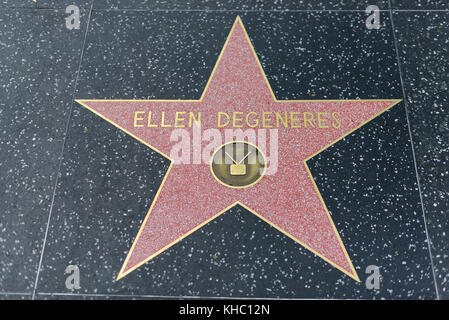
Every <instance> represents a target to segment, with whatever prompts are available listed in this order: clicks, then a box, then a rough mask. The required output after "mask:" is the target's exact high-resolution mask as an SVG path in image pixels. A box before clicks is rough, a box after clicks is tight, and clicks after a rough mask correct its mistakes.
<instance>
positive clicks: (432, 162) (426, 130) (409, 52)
mask: <svg viewBox="0 0 449 320" xmlns="http://www.w3.org/2000/svg"><path fill="white" fill-rule="evenodd" d="M394 19H395V23H396V35H397V39H398V45H399V55H400V58H401V66H402V70H403V75H404V89H405V94H406V98H407V106H408V110H409V115H410V124H411V130H412V135H413V141H414V146H415V151H416V157H417V166H418V173H419V179H420V182H421V191H422V196H423V203H424V211H425V213H426V217H427V226H428V230H429V236H430V239H431V251H432V256H433V263H434V267H435V274H436V278H437V283H438V288H439V292H440V295H441V297H442V298H445V299H449V232H448V226H449V216H448V214H447V213H448V208H449V113H448V106H449V94H448V85H449V55H448V52H449V40H448V37H447V35H448V33H449V26H448V24H447V20H448V19H449V12H433V13H427V12H398V13H395V15H394Z"/></svg>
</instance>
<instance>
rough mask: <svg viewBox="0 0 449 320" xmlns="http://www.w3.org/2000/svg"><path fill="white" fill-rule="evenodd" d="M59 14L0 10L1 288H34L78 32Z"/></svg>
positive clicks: (69, 101) (81, 36) (70, 89)
mask: <svg viewBox="0 0 449 320" xmlns="http://www.w3.org/2000/svg"><path fill="white" fill-rule="evenodd" d="M82 16H83V17H84V12H82ZM61 19H63V12H62V11H58V10H47V11H34V10H15V9H2V10H1V11H0V26H1V30H3V31H2V32H0V46H1V50H2V51H1V54H2V67H1V68H2V76H1V78H0V90H1V92H2V94H1V95H2V100H1V102H0V114H1V116H0V128H1V129H0V130H1V136H2V138H1V139H0V149H1V154H0V167H1V168H2V170H1V171H0V208H1V210H0V211H1V214H0V215H1V219H0V230H1V234H0V271H1V273H0V291H6V292H11V291H12V292H27V291H31V290H32V289H33V287H34V282H35V277H36V271H37V268H38V263H39V258H40V252H41V248H42V242H43V237H44V232H45V229H46V222H47V217H48V213H49V210H50V204H51V200H52V196H53V190H54V184H55V179H56V175H57V171H58V166H59V162H60V156H61V151H62V143H63V139H64V134H65V130H66V124H67V118H68V115H69V110H70V107H71V105H72V94H73V91H74V89H75V79H76V76H77V72H78V66H79V59H80V54H81V49H82V47H83V40H84V32H83V31H85V27H83V28H81V29H80V30H74V31H71V30H68V29H66V28H65V26H64V25H63V24H62V23H61Z"/></svg>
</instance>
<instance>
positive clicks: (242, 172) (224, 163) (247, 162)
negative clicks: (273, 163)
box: [210, 141, 266, 188]
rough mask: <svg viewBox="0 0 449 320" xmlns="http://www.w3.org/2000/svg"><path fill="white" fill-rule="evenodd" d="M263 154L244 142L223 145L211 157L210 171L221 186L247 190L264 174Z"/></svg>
mask: <svg viewBox="0 0 449 320" xmlns="http://www.w3.org/2000/svg"><path fill="white" fill-rule="evenodd" d="M265 169H266V161H265V155H264V154H263V152H262V151H261V150H260V149H259V148H258V147H257V146H255V145H253V144H251V143H248V142H246V141H232V142H228V143H225V144H224V145H222V146H221V147H219V148H218V149H217V150H215V152H214V154H213V155H212V159H211V163H210V170H211V172H212V175H213V176H214V177H215V179H217V181H218V182H220V183H221V184H223V185H225V186H227V187H230V188H247V187H250V186H252V185H254V184H255V183H257V182H258V181H259V180H260V179H262V177H263V175H264V174H265Z"/></svg>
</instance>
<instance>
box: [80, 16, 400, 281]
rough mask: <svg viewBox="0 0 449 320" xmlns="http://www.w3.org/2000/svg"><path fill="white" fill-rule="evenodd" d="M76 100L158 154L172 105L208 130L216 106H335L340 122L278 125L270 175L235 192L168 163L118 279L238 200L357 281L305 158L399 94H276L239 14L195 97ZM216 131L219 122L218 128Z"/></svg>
mask: <svg viewBox="0 0 449 320" xmlns="http://www.w3.org/2000/svg"><path fill="white" fill-rule="evenodd" d="M305 85H306V84H305ZM77 101H78V102H79V103H80V104H82V105H83V106H85V107H86V108H88V109H89V110H91V111H93V112H95V113H96V114H98V115H99V116H101V117H103V118H104V119H106V120H107V121H109V122H111V123H112V124H114V125H115V126H117V127H118V128H120V129H121V130H123V131H125V132H126V133H128V134H130V135H131V136H133V137H134V138H136V139H138V140H139V141H141V142H142V143H144V144H146V145H148V146H150V147H151V148H153V149H155V150H157V151H158V152H160V153H162V154H163V155H164V156H166V157H168V156H167V155H169V154H170V150H171V148H172V147H173V142H172V141H170V135H171V133H172V131H173V129H174V128H173V127H162V126H161V125H160V124H161V114H162V111H164V112H165V121H166V122H167V123H172V122H173V119H174V117H175V112H177V111H185V112H190V111H191V112H194V113H198V112H201V113H202V114H203V116H202V119H201V129H202V130H205V129H208V128H217V119H216V117H215V115H216V114H217V112H218V111H220V112H226V113H228V114H232V112H235V111H238V112H243V113H244V114H245V113H246V114H247V113H249V112H255V113H257V114H259V115H261V114H262V112H281V113H284V112H292V111H294V112H299V113H304V112H310V113H313V114H318V113H319V112H323V113H325V114H326V113H327V114H331V113H332V112H336V111H338V112H339V120H340V125H335V123H334V125H330V124H329V123H328V128H326V129H323V128H319V127H318V126H317V125H316V126H315V127H313V126H311V125H310V124H309V126H308V127H307V128H305V127H302V128H292V127H288V128H285V127H280V128H279V129H278V137H279V138H278V139H279V153H278V159H279V161H278V168H277V171H276V173H275V174H273V175H266V176H264V177H263V178H262V179H261V180H260V181H259V182H257V183H256V184H254V185H253V186H250V187H248V188H244V189H234V188H229V187H226V186H225V185H223V184H220V183H219V182H218V181H217V180H216V179H215V178H214V177H213V176H212V174H211V171H210V168H209V164H208V163H202V164H175V165H174V164H173V163H172V165H171V166H170V169H169V170H168V172H167V173H166V176H165V178H164V182H163V183H162V185H161V187H160V189H159V191H158V193H157V195H156V197H155V199H154V201H153V204H152V206H151V208H150V210H149V212H148V214H147V216H146V217H145V220H144V222H143V224H142V226H141V229H140V231H139V233H138V235H137V237H136V239H135V241H134V243H133V245H132V247H131V250H130V251H129V253H128V256H127V258H126V260H125V262H124V264H123V267H122V269H121V271H120V273H119V275H118V279H119V278H122V277H124V276H125V275H127V274H129V273H130V272H132V271H133V270H135V269H136V268H138V267H139V266H141V265H142V264H143V263H145V262H147V261H148V260H150V259H152V258H153V257H155V256H157V255H158V254H159V253H161V252H163V251H164V250H166V249H167V248H169V247H170V246H172V245H173V244H175V243H176V242H178V241H180V240H181V239H183V238H184V237H186V236H187V235H189V234H191V233H192V232H194V231H195V230H197V229H198V228H200V227H201V226H203V225H204V224H206V223H207V222H209V221H211V220H212V219H214V218H216V217H217V216H219V215H220V214H222V213H223V212H225V211H226V210H228V209H229V208H231V207H232V206H234V205H236V204H240V205H242V206H243V207H245V208H247V209H248V210H250V211H251V212H252V213H254V214H256V215H257V216H258V217H259V218H261V219H263V220H264V221H266V222H267V223H269V224H270V225H272V226H273V227H275V228H276V229H278V230H279V231H281V232H283V233H284V234H285V235H287V236H289V237H290V238H292V239H294V240H295V241H297V242H298V243H300V244H301V245H302V246H304V247H305V248H307V249H308V250H310V251H312V252H313V253H314V254H316V255H318V256H319V257H321V258H322V259H324V260H325V261H327V262H328V263H330V264H332V265H333V266H335V267H336V268H338V269H339V270H341V271H342V272H344V273H345V274H347V275H348V276H350V277H352V278H353V279H355V280H357V281H359V278H358V276H357V273H356V271H355V269H354V267H353V265H352V263H351V260H350V258H349V255H348V253H347V252H346V249H345V247H344V245H343V243H342V241H341V239H340V237H339V235H338V232H337V230H336V228H335V226H334V223H333V222H332V219H331V217H330V214H329V212H328V210H327V208H326V205H325V203H324V201H323V199H322V197H321V195H320V193H319V191H318V189H317V187H316V185H315V182H314V180H313V177H312V176H311V174H310V172H309V169H308V167H307V164H306V161H307V160H308V159H309V158H311V157H313V156H314V155H316V154H317V153H319V152H320V151H322V150H324V149H325V148H327V147H328V146H330V145H331V144H333V143H335V142H336V141H338V140H340V139H341V138H343V137H344V136H346V135H348V134H349V133H351V132H353V131H354V130H356V129H357V128H359V127H360V126H361V125H363V124H365V123H367V122H368V121H370V120H371V119H373V118H374V117H376V116H378V115H379V114H381V113H382V112H384V111H385V110H387V109H388V108H390V107H392V106H393V105H395V104H396V103H398V102H399V101H400V100H393V99H390V100H307V101H300V100H297V101H296V100H295V101H279V100H277V99H276V98H275V96H274V94H273V92H272V90H271V87H270V85H269V83H268V81H267V80H266V77H265V74H264V72H263V70H262V68H261V66H260V63H259V61H258V58H257V55H256V53H255V52H254V49H253V47H252V44H251V42H250V40H249V38H248V35H247V33H246V31H245V28H244V27H243V24H242V22H241V20H240V18H239V17H238V18H237V19H236V21H235V23H234V25H233V27H232V29H231V32H230V34H229V36H228V39H227V41H226V43H225V45H224V47H223V50H222V53H221V54H220V57H219V59H218V61H217V64H216V66H215V68H214V71H213V72H212V75H211V77H210V79H209V82H208V84H207V86H206V89H205V90H204V92H203V95H202V96H201V98H200V99H199V100H77ZM136 111H138V112H141V111H144V113H143V114H147V113H148V111H152V113H153V118H152V122H153V123H159V125H158V126H157V127H148V126H147V125H146V123H145V121H142V123H144V124H145V125H142V126H141V127H140V126H137V127H136V126H135V112H136ZM272 124H274V123H272ZM186 129H188V130H193V128H186ZM224 129H225V128H219V130H220V131H221V132H223V130H224ZM241 129H242V130H246V129H248V125H247V124H246V123H245V122H244V123H243V127H242V128H241ZM223 136H224V135H223ZM223 142H226V141H223ZM268 143H269V142H268ZM200 144H201V143H200ZM203 144H204V142H203ZM195 147H198V145H197V146H195ZM262 149H263V148H262ZM263 151H264V152H265V150H263Z"/></svg>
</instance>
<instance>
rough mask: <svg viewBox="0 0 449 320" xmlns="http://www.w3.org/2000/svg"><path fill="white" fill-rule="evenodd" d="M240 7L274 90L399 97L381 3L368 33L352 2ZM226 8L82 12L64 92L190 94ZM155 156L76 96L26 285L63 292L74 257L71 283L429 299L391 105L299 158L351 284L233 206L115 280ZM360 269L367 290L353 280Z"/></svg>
mask: <svg viewBox="0 0 449 320" xmlns="http://www.w3.org/2000/svg"><path fill="white" fill-rule="evenodd" d="M241 16H242V21H243V23H244V24H245V26H246V28H247V30H248V33H249V35H250V37H251V39H252V41H253V43H254V46H255V50H256V52H257V53H258V54H259V57H260V59H261V63H262V66H263V67H264V69H265V71H266V73H267V75H268V79H269V81H270V83H271V84H272V86H273V90H274V92H275V94H276V96H277V97H278V98H279V99H313V98H315V97H320V98H329V99H332V98H334V99H344V98H381V97H390V98H398V97H401V94H402V91H401V87H400V78H399V72H398V69H397V65H396V55H395V51H394V41H393V37H392V33H391V25H390V24H389V20H388V15H387V14H385V15H384V16H383V17H384V27H383V30H380V31H369V30H366V29H365V27H364V24H363V19H362V17H363V14H362V13H348V12H341V13H338V14H337V15H335V14H331V13H328V12H319V13H244V14H242V15H241ZM335 16H337V18H335ZM234 19H235V14H234V13H201V12H198V13H190V14H188V15H186V14H183V13H179V12H169V13H159V12H157V13H156V12H135V11H133V12H130V11H128V12H113V11H108V12H94V15H93V16H92V21H91V29H90V30H89V34H88V38H87V42H86V49H85V55H84V59H83V65H82V68H81V71H80V78H79V85H78V90H77V94H76V95H77V98H115V99H117V98H124V99H137V98H141V99H142V98H159V99H161V98H184V99H185V98H198V97H199V96H200V94H201V92H202V90H203V88H204V86H205V83H206V81H207V79H208V77H209V75H210V72H211V70H212V67H213V64H214V62H215V60H216V59H217V55H218V53H219V51H220V49H221V47H222V45H223V43H224V40H225V38H226V35H227V33H228V32H229V29H230V26H231V25H232V23H233V21H234ZM197 21H201V22H202V23H201V24H198V23H197ZM298 25H302V28H301V29H298V28H296V26H298ZM323 26H326V27H324V28H323ZM337 30H338V32H337ZM354 30H355V31H354ZM256 31H257V32H256ZM286 39H288V41H287V40H286ZM131 48H132V49H131ZM191 52H194V53H195V54H191ZM273 52H276V54H273ZM367 52H369V54H367ZM169 53H170V54H169ZM378 61H383V62H384V63H378ZM329 75H332V76H329ZM117 79H120V81H117ZM362 79H363V80H362ZM173 84H175V85H173ZM351 88H354V89H353V90H352V89H351ZM167 166H168V162H167V161H166V160H164V159H163V158H162V157H161V156H159V155H157V154H155V153H154V152H152V151H151V150H149V149H148V148H146V147H145V146H143V145H141V144H140V143H139V142H136V141H135V140H134V139H132V138H131V137H129V136H126V135H125V134H123V133H122V132H120V131H119V130H118V129H116V128H115V127H112V126H111V125H110V124H108V123H106V122H105V121H104V120H102V119H101V118H99V117H98V116H95V115H94V114H92V113H91V112H89V111H87V110H86V109H84V108H83V107H81V106H78V105H77V106H76V107H75V108H74V113H73V117H72V121H71V125H70V128H69V132H68V140H67V146H66V150H65V155H64V162H63V166H62V168H61V179H60V182H59V185H58V188H57V193H56V197H55V205H54V211H53V217H52V222H51V225H50V230H49V237H48V240H47V241H48V243H47V247H46V251H45V255H44V262H43V266H42V272H41V277H40V280H39V284H38V288H37V289H38V290H37V292H38V293H39V292H43V293H51V292H53V293H55V292H56V293H64V292H66V291H67V289H66V288H65V286H64V281H62V280H64V279H59V278H58V277H55V276H54V275H55V274H63V273H64V269H65V268H66V266H67V265H70V264H76V265H78V266H79V268H80V270H81V275H82V278H81V279H82V280H81V282H82V285H81V289H79V290H77V292H78V293H80V294H122V295H132V294H135V295H139V296H140V295H143V296H145V295H153V296H206V297H207V296H211V297H217V296H234V297H245V296H252V297H286V298H287V297H289V298H292V297H293V298H310V297H315V298H318V297H323V298H344V297H348V298H435V292H434V285H433V279H432V270H431V266H430V259H429V254H428V249H427V243H426V234H425V230H424V226H423V219H422V212H421V211H420V210H421V207H420V205H419V193H418V188H417V183H416V177H415V175H414V164H413V158H412V154H411V146H410V142H409V139H408V129H407V122H406V117H405V112H404V106H403V104H399V105H398V106H396V107H395V108H393V109H392V110H391V111H389V112H387V113H386V114H385V115H383V116H381V117H379V118H377V119H376V120H375V121H373V122H372V123H370V124H369V125H367V126H366V127H364V128H362V129H361V130H359V131H357V133H354V134H353V135H351V136H350V137H348V138H347V139H345V140H344V141H341V142H340V143H338V144H337V145H335V146H334V147H332V148H331V149H329V150H328V151H326V152H325V153H323V154H321V155H320V156H318V157H316V158H315V159H313V160H312V161H311V170H312V172H313V174H314V175H315V177H316V179H317V182H318V184H319V188H320V189H321V190H322V192H323V196H324V197H325V199H326V201H328V202H329V203H328V205H329V210H330V211H331V213H332V216H333V219H334V221H335V223H336V225H337V228H338V230H340V233H341V235H342V237H343V241H344V243H345V245H346V247H347V248H348V250H349V252H351V256H352V259H353V263H354V264H355V266H356V269H357V270H358V272H359V275H360V276H361V277H362V279H363V281H362V282H361V283H356V282H355V281H354V280H352V279H350V278H348V277H347V276H345V275H343V274H342V273H341V272H340V271H338V270H336V269H335V268H333V267H332V266H330V265H328V264H327V263H325V262H323V261H322V260H321V259H319V258H317V257H314V256H313V255H312V254H310V253H309V252H308V251H307V250H305V249H303V248H301V247H300V246H298V244H297V243H295V242H293V241H292V240H290V239H288V238H285V237H284V236H282V235H281V234H280V233H279V232H278V231H276V230H275V229H273V228H272V227H270V226H269V225H267V224H266V223H264V222H263V221H261V220H259V219H258V218H257V217H255V216H254V215H252V214H251V213H249V212H247V211H246V210H244V209H243V208H234V209H232V210H230V211H229V212H227V213H226V214H225V215H223V216H222V217H220V218H218V219H217V220H214V221H213V222H211V223H210V224H208V225H206V226H205V227H203V228H202V229H200V230H199V231H198V232H195V233H194V234H192V235H190V236H189V237H187V238H186V239H185V240H183V241H182V242H180V243H178V244H176V245H175V246H173V247H172V248H170V249H169V250H167V251H165V252H164V253H162V254H161V255H160V256H158V257H156V258H155V259H153V260H152V261H150V262H148V263H147V264H145V265H144V266H142V267H141V268H139V269H138V270H136V271H134V272H133V273H131V274H130V275H128V276H126V277H125V278H123V279H121V280H119V281H114V278H115V277H116V275H117V272H118V270H119V269H120V267H121V264H122V263H123V259H124V257H125V255H126V253H127V251H128V250H129V246H130V245H131V243H132V241H133V240H134V237H135V234H136V233H137V231H138V228H139V227H140V224H141V221H142V219H143V218H144V216H145V214H146V208H148V206H149V204H150V203H151V200H152V198H153V196H154V194H155V192H156V190H157V187H158V186H159V185H160V182H161V180H162V178H163V176H164V174H165V172H166V170H167ZM373 168H374V169H373ZM329 182H330V183H329ZM342 182H343V183H342ZM186 187H187V186H186ZM362 213H363V214H362ZM401 221H403V223H401V224H398V222H401ZM369 265H377V266H379V267H380V268H381V269H380V270H381V273H382V275H383V282H382V283H383V284H382V287H381V289H380V290H368V289H366V288H365V283H364V279H365V278H366V275H365V274H364V273H365V270H366V267H367V266H369Z"/></svg>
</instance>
